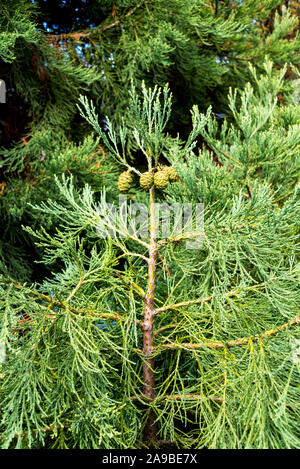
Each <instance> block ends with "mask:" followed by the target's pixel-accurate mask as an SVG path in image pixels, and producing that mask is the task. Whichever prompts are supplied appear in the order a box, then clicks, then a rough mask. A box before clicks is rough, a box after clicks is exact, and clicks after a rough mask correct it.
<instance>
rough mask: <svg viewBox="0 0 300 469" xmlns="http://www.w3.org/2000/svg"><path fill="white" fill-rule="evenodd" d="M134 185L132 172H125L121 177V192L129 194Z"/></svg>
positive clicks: (119, 186) (119, 184) (119, 185)
mask: <svg viewBox="0 0 300 469" xmlns="http://www.w3.org/2000/svg"><path fill="white" fill-rule="evenodd" d="M131 183H132V176H131V174H130V171H124V172H123V173H122V174H120V176H119V181H118V188H119V191H120V192H127V191H129V189H130V186H131Z"/></svg>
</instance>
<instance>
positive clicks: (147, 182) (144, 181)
mask: <svg viewBox="0 0 300 469" xmlns="http://www.w3.org/2000/svg"><path fill="white" fill-rule="evenodd" d="M140 186H141V188H142V189H144V190H145V191H148V190H149V189H150V188H151V187H152V186H153V174H152V172H151V171H147V172H146V173H143V174H142V175H141V177H140Z"/></svg>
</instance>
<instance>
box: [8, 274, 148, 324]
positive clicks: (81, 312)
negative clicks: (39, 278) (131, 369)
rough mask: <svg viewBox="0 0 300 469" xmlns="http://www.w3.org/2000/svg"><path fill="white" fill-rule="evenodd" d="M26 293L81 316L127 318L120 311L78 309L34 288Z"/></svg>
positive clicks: (122, 319) (16, 284)
mask: <svg viewBox="0 0 300 469" xmlns="http://www.w3.org/2000/svg"><path fill="white" fill-rule="evenodd" d="M14 287H15V288H18V289H22V288H23V285H21V284H19V283H17V282H14ZM28 294H29V295H32V296H37V297H39V298H40V299H41V300H44V301H46V302H47V303H49V304H50V305H51V306H53V307H57V308H61V309H68V310H69V311H70V312H71V313H74V314H78V315H82V316H87V317H94V318H95V319H100V318H101V319H112V320H120V321H124V320H125V319H126V318H127V315H126V314H122V313H119V312H113V313H111V312H102V313H99V312H98V311H92V310H90V309H86V308H80V309H78V308H74V307H73V306H70V305H68V304H66V303H65V302H63V301H59V300H55V299H54V298H52V297H51V296H48V295H45V294H44V293H40V292H37V291H35V290H28ZM41 306H42V305H41ZM49 318H51V319H54V318H55V314H53V315H51V316H49ZM136 324H137V326H138V327H142V322H141V321H139V320H137V321H136Z"/></svg>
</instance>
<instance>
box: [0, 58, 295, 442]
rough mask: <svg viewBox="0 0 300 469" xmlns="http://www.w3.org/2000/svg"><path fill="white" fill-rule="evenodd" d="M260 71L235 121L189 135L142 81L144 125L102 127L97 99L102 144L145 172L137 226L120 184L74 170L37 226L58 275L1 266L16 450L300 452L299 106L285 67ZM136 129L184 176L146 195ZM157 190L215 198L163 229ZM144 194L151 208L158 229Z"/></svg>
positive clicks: (196, 126) (2, 426)
mask: <svg viewBox="0 0 300 469" xmlns="http://www.w3.org/2000/svg"><path fill="white" fill-rule="evenodd" d="M252 76H253V77H254V79H253V84H252V85H250V84H248V85H246V87H245V88H244V89H243V90H242V91H241V93H240V99H239V100H238V99H237V96H238V95H237V92H236V91H232V92H231V94H230V96H229V103H230V107H231V109H232V111H233V115H234V121H232V122H230V123H229V122H228V123H227V121H225V122H224V124H223V125H222V126H221V127H219V126H218V125H217V122H216V121H215V120H214V119H213V118H212V116H211V113H210V111H209V110H208V112H207V113H206V114H201V113H199V111H198V109H197V108H196V107H195V108H194V109H193V111H192V116H193V118H192V121H193V128H192V131H191V134H190V136H189V137H188V138H187V139H186V141H182V140H180V139H179V137H177V138H172V137H171V136H170V135H168V134H167V133H165V131H164V129H165V123H166V121H167V118H168V117H169V116H170V114H171V113H172V109H171V104H172V100H171V94H170V92H169V90H168V88H167V87H165V88H164V89H159V88H154V89H148V88H147V87H146V86H143V88H142V94H141V95H139V94H138V93H137V91H136V89H135V88H134V87H133V88H132V92H131V106H130V108H129V109H128V111H127V112H128V115H131V116H132V118H131V119H130V125H128V126H127V125H126V122H123V123H121V125H120V127H119V128H118V127H117V126H114V125H113V124H111V123H110V122H109V120H107V131H105V132H104V131H103V130H102V129H101V127H99V124H98V119H97V113H96V108H95V107H94V106H93V104H91V103H89V101H88V100H86V99H84V98H82V100H81V106H80V109H81V113H82V115H83V116H85V117H86V119H87V120H88V122H89V123H90V124H92V126H93V127H94V129H95V130H96V131H97V132H98V133H99V134H100V137H101V141H100V143H101V145H103V147H104V148H105V151H106V152H107V153H108V154H109V155H110V156H111V157H112V158H113V159H114V160H116V161H117V162H118V163H119V165H120V172H121V171H124V169H126V168H127V171H130V172H131V173H132V176H133V179H134V181H133V185H132V187H131V188H130V189H129V193H128V199H129V198H130V200H131V205H130V204H127V205H126V203H125V202H124V200H123V205H121V208H122V207H123V209H125V208H126V209H127V213H128V223H127V224H126V223H125V222H124V219H122V216H121V215H122V210H121V209H120V206H119V207H118V205H117V203H115V205H114V207H115V209H116V211H117V209H118V210H119V212H118V211H117V214H118V217H117V218H118V219H119V221H120V219H121V222H120V223H118V224H117V225H114V220H115V218H114V217H113V215H114V214H115V213H116V211H115V210H114V209H113V205H109V203H111V202H112V201H113V196H112V195H110V192H109V190H110V189H111V188H110V187H109V186H108V187H107V190H104V189H103V190H102V192H98V193H95V192H94V191H93V190H92V189H91V186H90V185H89V184H86V185H85V186H84V187H83V188H78V187H77V186H76V184H75V182H74V178H72V177H66V176H63V177H61V176H58V177H56V187H57V192H58V194H59V196H57V197H56V198H55V199H53V200H51V199H49V200H48V201H46V202H42V203H38V204H32V205H31V210H33V211H36V212H37V213H39V214H43V216H44V217H50V218H51V219H55V221H56V229H55V231H52V232H49V230H47V229H45V228H44V226H43V224H41V226H40V228H39V229H37V228H34V229H33V228H32V227H28V226H27V227H26V228H25V230H26V232H27V233H28V234H29V235H30V236H32V237H33V239H34V240H35V243H36V244H37V246H38V247H39V249H40V250H41V252H42V253H43V256H44V257H43V263H44V264H46V265H47V266H49V268H50V269H51V266H53V267H54V270H53V271H52V275H51V276H50V277H49V278H48V279H47V280H43V281H41V282H40V283H36V284H28V283H27V284H24V283H23V284H22V283H18V282H17V281H16V280H14V279H13V278H12V277H11V276H9V275H8V274H7V273H6V274H3V275H2V276H1V281H0V292H1V294H0V311H1V314H0V326H1V329H0V340H1V341H2V342H3V343H4V344H5V346H6V351H7V360H6V361H5V362H4V363H3V364H2V367H1V372H2V378H1V381H0V400H1V409H0V416H1V420H0V422H1V423H0V435H1V444H2V446H3V447H4V448H9V447H15V446H17V447H18V448H23V447H25V448H27V447H30V448H35V447H40V446H42V447H55V448H57V447H59V448H75V447H76V448H137V447H140V446H142V445H146V446H149V445H153V446H156V447H158V446H160V445H162V444H166V442H168V444H173V445H175V446H176V445H177V446H178V447H180V448H204V447H205V448H234V449H242V448H261V449H262V448H265V449H271V448H276V449H279V448H281V449H283V448H299V446H300V445H299V434H298V426H299V354H297V344H298V343H299V342H297V340H298V341H299V322H300V318H299V306H298V305H299V261H298V257H297V256H298V254H299V222H298V220H299V189H298V185H297V183H296V172H297V169H296V164H297V161H296V160H297V157H298V156H299V155H298V154H297V145H298V147H299V131H298V133H297V132H296V129H297V128H298V127H299V121H297V116H299V104H294V105H292V104H289V105H288V106H285V107H284V106H283V105H282V104H280V103H279V102H278V100H277V95H278V92H279V90H280V87H281V83H282V80H283V73H279V72H277V71H273V70H272V67H271V64H270V63H269V62H267V63H266V65H265V74H262V75H260V74H257V73H256V72H255V71H254V69H252ZM286 99H287V100H288V99H289V98H288V94H287V95H286ZM292 106H293V107H292ZM129 132H131V134H132V137H133V139H134V141H135V144H136V146H137V147H138V148H139V149H140V151H141V152H142V154H143V155H144V159H145V163H146V164H147V167H148V168H147V171H148V172H152V173H153V174H154V176H155V174H157V173H159V172H160V170H161V167H162V166H164V165H166V164H167V163H166V162H168V163H169V164H171V165H172V166H173V168H175V169H176V170H177V172H178V177H179V179H178V180H177V181H176V182H172V183H170V182H169V184H168V186H167V188H166V189H165V190H164V191H162V190H159V189H157V188H155V186H152V187H151V188H150V189H149V191H148V192H149V200H148V197H147V194H146V193H145V192H144V191H142V189H141V188H140V187H139V176H140V174H141V171H140V169H138V168H136V167H135V164H134V162H133V161H132V159H130V156H128V155H127V154H126V152H124V151H123V150H124V147H125V146H126V141H127V140H128V133H129ZM200 135H201V137H202V138H203V142H205V145H203V148H202V149H201V150H200V151H199V152H196V150H195V147H194V142H195V139H196V138H197V137H199V136H200ZM280 148H281V149H282V151H281V152H280ZM212 151H214V152H215V153H216V154H217V156H218V158H219V160H218V161H219V164H218V165H217V164H215V162H214V161H213V158H212ZM271 154H272V155H274V161H273V163H274V164H276V167H275V168H274V169H273V170H271V168H270V165H269V163H270V158H271V156H270V155H271ZM284 177H285V178H286V183H287V184H284ZM114 184H116V183H114ZM155 201H160V202H164V203H168V204H174V203H177V204H180V205H181V206H183V204H186V203H194V204H196V203H200V202H201V203H204V220H205V222H204V226H203V227H202V229H201V230H200V231H199V232H193V233H187V232H185V231H183V232H181V233H178V230H175V227H174V223H173V222H172V221H171V231H170V233H169V234H168V235H167V236H164V237H160V236H159V233H160V229H161V227H162V222H160V226H158V225H157V218H156V210H157V206H156V205H155ZM133 202H140V203H142V202H143V203H145V204H147V213H148V210H149V218H147V221H146V224H147V225H148V222H149V232H148V229H147V230H146V231H147V232H146V235H144V236H139V233H140V231H139V230H138V229H137V228H136V226H135V225H134V220H135V216H136V213H135V212H134V210H133ZM122 220H123V221H122ZM147 228H148V227H147ZM189 238H192V239H193V238H198V239H200V240H201V241H202V242H201V243H199V244H198V245H197V246H196V249H195V246H194V248H193V249H191V248H188V245H187V244H186V241H187V240H188V239H189Z"/></svg>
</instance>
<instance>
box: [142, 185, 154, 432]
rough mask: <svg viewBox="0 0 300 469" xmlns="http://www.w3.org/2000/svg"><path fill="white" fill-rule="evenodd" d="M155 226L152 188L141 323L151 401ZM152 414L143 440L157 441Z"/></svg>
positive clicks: (145, 388)
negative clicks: (146, 280)
mask: <svg viewBox="0 0 300 469" xmlns="http://www.w3.org/2000/svg"><path fill="white" fill-rule="evenodd" d="M156 228H157V227H156V225H155V205H154V187H152V188H151V189H150V245H149V261H148V285H147V292H146V297H145V308H144V323H143V328H142V329H143V355H144V362H143V381H144V386H143V395H144V397H145V398H147V399H150V400H151V401H152V400H154V399H155V392H154V386H155V378H154V358H153V352H154V333H153V325H154V316H155V310H154V289H155V267H156V257H157V242H156ZM154 419H155V416H154V413H153V412H152V411H151V412H150V414H149V417H148V420H147V423H146V426H145V430H144V440H146V441H155V440H156V439H157V435H156V427H155V424H154Z"/></svg>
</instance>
